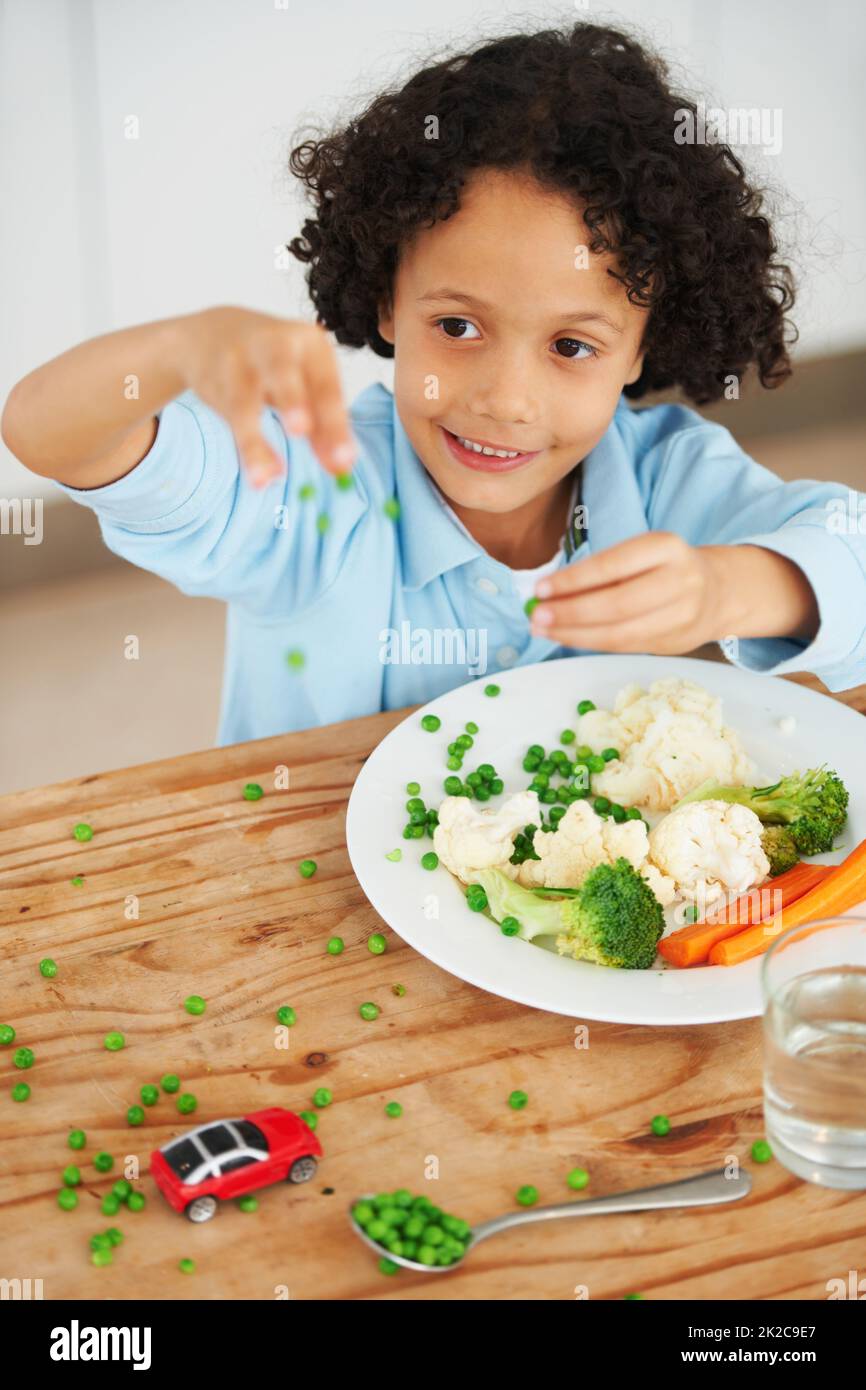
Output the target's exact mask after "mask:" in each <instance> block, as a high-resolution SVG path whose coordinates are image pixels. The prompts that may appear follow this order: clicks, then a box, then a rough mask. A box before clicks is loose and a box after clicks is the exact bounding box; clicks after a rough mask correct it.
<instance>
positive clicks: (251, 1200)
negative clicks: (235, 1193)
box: [238, 1196, 259, 1211]
mask: <svg viewBox="0 0 866 1390" xmlns="http://www.w3.org/2000/svg"><path fill="white" fill-rule="evenodd" d="M258 1209H259V1199H258V1197H253V1196H247V1197H239V1198H238V1210H239V1211H258Z"/></svg>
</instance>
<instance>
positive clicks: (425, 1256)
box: [415, 1245, 436, 1265]
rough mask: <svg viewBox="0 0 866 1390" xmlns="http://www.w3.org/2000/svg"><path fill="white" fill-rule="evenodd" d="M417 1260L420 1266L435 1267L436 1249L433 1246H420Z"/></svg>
mask: <svg viewBox="0 0 866 1390" xmlns="http://www.w3.org/2000/svg"><path fill="white" fill-rule="evenodd" d="M415 1258H416V1260H417V1262H418V1264H419V1265H435V1263H436V1248H435V1246H433V1245H419V1247H418V1253H417V1255H416V1257H415Z"/></svg>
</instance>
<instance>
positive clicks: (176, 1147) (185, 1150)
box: [163, 1139, 201, 1179]
mask: <svg viewBox="0 0 866 1390" xmlns="http://www.w3.org/2000/svg"><path fill="white" fill-rule="evenodd" d="M163 1157H164V1158H165V1161H166V1163H167V1164H168V1166H169V1167H170V1168H171V1169H172V1170H173V1171H174V1172H175V1173H177V1175H178V1177H179V1178H184V1179H187V1178H188V1177H189V1175H190V1173H192V1172H193V1170H194V1169H196V1168H198V1167H200V1166H201V1154H200V1153H199V1151H198V1149H197V1148H196V1146H195V1144H193V1143H192V1141H191V1140H189V1139H179V1140H178V1141H177V1143H176V1144H172V1145H170V1146H169V1147H168V1148H167V1149H165V1150H163Z"/></svg>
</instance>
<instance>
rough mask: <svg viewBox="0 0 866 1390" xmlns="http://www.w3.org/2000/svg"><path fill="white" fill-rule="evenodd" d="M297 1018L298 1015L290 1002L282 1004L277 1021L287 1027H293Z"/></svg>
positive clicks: (278, 1010)
mask: <svg viewBox="0 0 866 1390" xmlns="http://www.w3.org/2000/svg"><path fill="white" fill-rule="evenodd" d="M297 1020H298V1015H297V1014H296V1013H295V1011H294V1009H293V1008H292V1006H291V1005H290V1004H282V1005H281V1006H280V1008H278V1009H277V1022H278V1023H282V1024H283V1026H284V1027H285V1028H293V1027H294V1025H295V1024H296V1023H297Z"/></svg>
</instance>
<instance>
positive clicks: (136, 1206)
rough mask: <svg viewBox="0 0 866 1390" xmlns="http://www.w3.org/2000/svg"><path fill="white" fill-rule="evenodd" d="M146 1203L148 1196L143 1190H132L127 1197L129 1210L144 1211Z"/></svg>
mask: <svg viewBox="0 0 866 1390" xmlns="http://www.w3.org/2000/svg"><path fill="white" fill-rule="evenodd" d="M145 1203H146V1198H145V1195H144V1193H143V1192H130V1194H129V1196H128V1197H127V1199H126V1205H127V1209H128V1210H129V1211H143V1209H144V1206H145Z"/></svg>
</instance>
